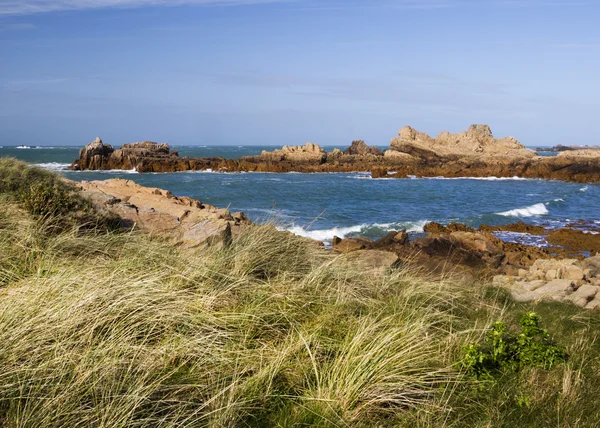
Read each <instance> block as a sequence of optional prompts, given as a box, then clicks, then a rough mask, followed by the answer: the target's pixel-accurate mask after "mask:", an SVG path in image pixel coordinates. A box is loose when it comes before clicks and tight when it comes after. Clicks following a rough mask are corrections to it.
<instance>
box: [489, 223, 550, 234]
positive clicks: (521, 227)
mask: <svg viewBox="0 0 600 428" xmlns="http://www.w3.org/2000/svg"><path fill="white" fill-rule="evenodd" d="M479 230H481V231H484V232H500V231H504V232H518V233H529V234H532V235H543V234H545V233H546V229H544V228H543V227H542V226H535V225H532V224H527V223H525V222H522V221H519V222H517V223H512V224H505V225H503V226H489V225H487V224H482V225H481V226H479Z"/></svg>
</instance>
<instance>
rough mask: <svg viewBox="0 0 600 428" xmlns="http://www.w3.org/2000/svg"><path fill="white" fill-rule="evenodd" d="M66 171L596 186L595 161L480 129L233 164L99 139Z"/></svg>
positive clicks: (598, 168) (294, 150)
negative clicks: (535, 148) (540, 151)
mask: <svg viewBox="0 0 600 428" xmlns="http://www.w3.org/2000/svg"><path fill="white" fill-rule="evenodd" d="M71 169H74V170H86V169H92V170H94V169H99V170H103V169H104V170H106V169H124V170H131V169H135V170H136V171H138V172H177V171H202V170H212V171H219V172H239V171H250V172H291V171H294V172H355V171H370V172H371V175H372V177H373V178H407V177H437V176H442V177H492V176H494V177H514V176H518V177H524V178H543V179H553V180H563V181H572V182H578V183H600V156H583V155H581V156H553V157H547V156H546V157H542V156H535V153H534V152H532V151H531V150H527V149H525V148H524V147H523V146H522V145H521V144H520V143H519V142H518V141H516V140H515V139H514V138H511V137H507V138H502V139H495V138H494V137H493V135H492V133H491V130H490V128H489V127H488V126H487V125H473V126H471V128H469V130H468V131H466V132H463V133H460V134H450V133H447V132H442V133H441V134H440V135H439V136H438V137H436V138H435V139H433V138H431V137H429V136H428V135H427V134H424V133H421V132H418V131H415V130H414V129H412V128H410V127H405V128H403V129H402V130H401V131H400V133H399V136H398V137H397V138H395V139H393V140H392V142H391V144H390V150H386V151H385V153H384V154H383V156H382V155H381V154H380V152H379V151H378V150H377V149H376V148H373V147H370V148H369V147H367V146H366V145H365V144H364V142H361V141H355V142H354V143H353V145H352V146H350V148H348V149H347V150H346V151H345V153H344V152H342V151H340V150H338V149H335V150H334V151H333V152H330V153H326V152H325V151H324V150H323V149H322V148H321V147H319V146H318V145H316V144H312V143H307V144H305V145H304V146H284V147H283V148H282V149H280V150H279V149H278V150H274V151H271V152H267V151H264V152H263V153H262V154H261V155H259V156H246V157H242V158H239V159H223V158H221V157H214V158H186V157H184V158H180V157H179V155H178V153H177V152H176V151H172V150H171V149H170V147H169V146H168V145H166V144H157V143H151V142H143V143H134V144H125V145H123V146H122V147H121V148H120V149H117V150H115V149H114V148H113V147H112V146H109V145H107V144H103V143H102V141H101V140H99V139H98V140H97V141H95V142H94V143H91V144H89V145H87V146H86V147H85V148H84V149H82V151H81V153H80V156H79V159H77V160H76V161H75V162H73V164H72V166H71Z"/></svg>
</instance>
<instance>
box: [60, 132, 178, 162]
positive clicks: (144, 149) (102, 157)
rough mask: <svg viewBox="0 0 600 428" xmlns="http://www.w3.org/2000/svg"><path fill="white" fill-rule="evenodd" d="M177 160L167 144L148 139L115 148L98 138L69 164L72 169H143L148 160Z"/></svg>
mask: <svg viewBox="0 0 600 428" xmlns="http://www.w3.org/2000/svg"><path fill="white" fill-rule="evenodd" d="M174 160H179V154H178V153H177V151H172V150H171V147H170V146H169V145H168V144H158V143H153V142H150V141H144V142H141V143H132V144H124V145H123V146H121V148H120V149H118V150H115V149H114V148H113V147H112V146H111V145H109V144H104V143H102V140H101V139H100V138H96V140H95V141H94V142H92V143H90V144H88V145H87V146H85V147H84V148H83V149H81V151H80V152H79V159H77V160H76V161H75V162H73V164H72V165H71V169H74V170H87V169H91V170H108V169H128V170H131V169H136V170H139V169H143V167H142V165H143V164H145V163H148V162H172V161H174Z"/></svg>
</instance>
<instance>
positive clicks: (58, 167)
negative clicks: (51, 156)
mask: <svg viewBox="0 0 600 428" xmlns="http://www.w3.org/2000/svg"><path fill="white" fill-rule="evenodd" d="M70 165H71V164H70V163H60V162H46V163H36V164H35V166H38V167H40V168H44V169H50V170H52V171H64V170H65V169H67V168H68V167H69V166H70Z"/></svg>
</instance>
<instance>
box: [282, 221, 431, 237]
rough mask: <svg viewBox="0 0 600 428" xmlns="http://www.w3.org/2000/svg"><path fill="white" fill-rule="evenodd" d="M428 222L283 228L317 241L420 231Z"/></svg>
mask: <svg viewBox="0 0 600 428" xmlns="http://www.w3.org/2000/svg"><path fill="white" fill-rule="evenodd" d="M428 222H429V220H419V221H413V222H400V223H374V224H359V225H355V226H348V227H333V228H331V229H320V230H310V229H305V228H303V227H301V226H291V227H288V228H285V229H284V230H287V231H289V232H292V233H293V234H295V235H298V236H303V237H305V238H311V239H315V240H317V241H331V240H332V239H333V237H334V236H337V237H339V238H346V237H347V236H363V237H379V236H382V235H384V234H386V233H387V232H390V231H392V230H398V231H399V230H403V229H406V231H407V232H414V233H420V232H423V227H424V226H425V224H427V223H428Z"/></svg>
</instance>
